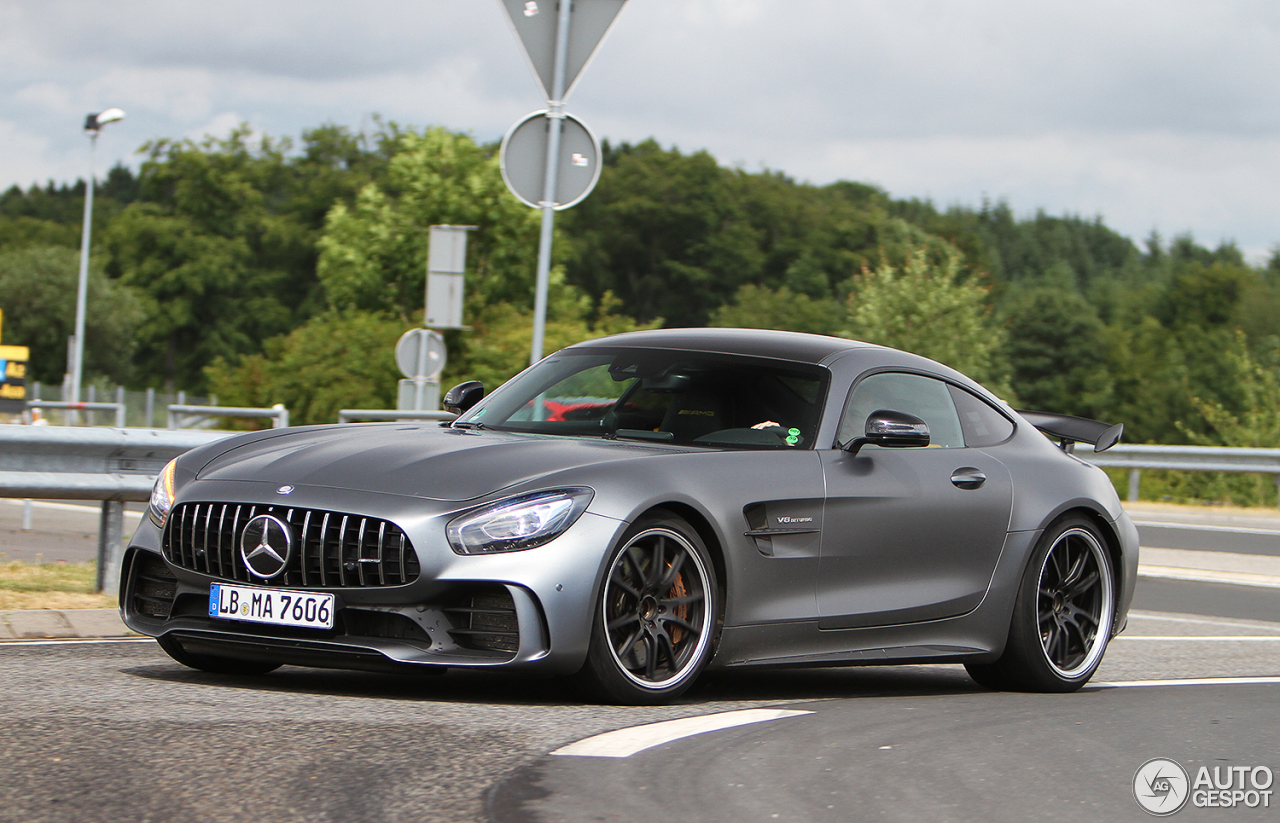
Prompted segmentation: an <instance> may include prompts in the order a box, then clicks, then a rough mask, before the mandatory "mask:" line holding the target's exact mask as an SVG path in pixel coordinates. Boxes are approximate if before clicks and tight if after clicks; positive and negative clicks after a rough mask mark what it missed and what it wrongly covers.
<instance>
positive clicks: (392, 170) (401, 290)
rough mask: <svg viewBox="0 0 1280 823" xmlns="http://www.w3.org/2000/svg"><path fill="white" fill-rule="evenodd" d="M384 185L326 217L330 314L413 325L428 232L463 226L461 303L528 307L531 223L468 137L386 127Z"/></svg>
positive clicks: (534, 237)
mask: <svg viewBox="0 0 1280 823" xmlns="http://www.w3.org/2000/svg"><path fill="white" fill-rule="evenodd" d="M392 128H393V130H392V132H391V133H390V134H389V135H388V136H387V138H386V150H387V151H388V152H389V154H390V161H389V163H388V168H387V172H386V181H385V183H382V184H379V183H369V184H367V185H366V186H365V187H364V188H363V189H362V190H361V191H360V193H359V195H358V196H357V198H356V200H355V203H354V204H353V205H351V206H347V205H346V204H344V203H342V202H339V203H338V204H336V205H335V206H334V207H333V209H332V210H331V211H330V212H329V215H328V217H327V220H326V223H325V231H324V235H323V237H322V238H321V239H320V241H319V248H320V260H319V268H318V272H319V277H320V280H321V282H322V283H323V284H324V288H325V293H326V295H327V299H328V302H329V305H330V306H331V307H334V308H342V309H348V308H350V309H359V310H361V311H383V312H391V313H393V314H395V315H397V316H399V317H401V318H403V319H405V320H408V319H410V318H412V317H415V316H420V315H419V313H420V312H421V311H422V307H423V302H424V295H425V288H426V287H425V282H426V271H427V246H428V238H429V232H428V228H429V227H430V226H432V225H435V224H453V225H472V226H476V227H477V230H476V231H475V232H472V234H471V236H470V238H469V241H468V244H467V255H468V258H469V259H468V265H467V302H468V305H469V306H473V305H485V304H488V303H489V302H493V301H515V302H521V303H524V302H529V303H531V302H532V300H533V275H534V265H535V261H536V255H537V248H538V215H537V212H536V211H535V210H533V209H530V208H528V207H526V206H524V205H521V204H520V202H519V201H517V200H516V199H515V198H514V197H512V196H511V194H510V193H509V192H508V191H507V189H506V186H505V185H504V184H503V182H502V175H501V172H500V170H499V168H498V159H497V157H496V156H495V154H494V153H493V152H492V151H489V150H487V149H485V148H483V147H481V146H477V145H476V143H475V142H474V141H473V140H472V139H471V138H470V137H468V136H466V135H463V134H454V133H452V132H449V131H446V130H444V129H441V128H430V129H427V130H426V131H424V132H421V133H418V132H415V131H413V130H411V129H403V130H401V129H398V128H396V127H394V126H393V127H392Z"/></svg>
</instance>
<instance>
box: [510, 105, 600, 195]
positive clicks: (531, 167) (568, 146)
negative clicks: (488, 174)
mask: <svg viewBox="0 0 1280 823" xmlns="http://www.w3.org/2000/svg"><path fill="white" fill-rule="evenodd" d="M561 122H562V123H563V126H562V127H561V130H560V153H559V161H558V163H557V164H556V165H557V169H556V194H555V198H554V202H555V208H556V209H557V210H559V209H567V208H569V207H570V206H573V205H576V204H578V203H579V202H581V201H582V198H584V197H586V196H587V195H588V194H590V193H591V190H592V189H594V188H595V187H596V181H597V180H599V179H600V143H599V141H597V140H596V136H595V135H594V134H592V133H591V130H590V129H589V128H587V126H586V124H584V123H583V122H582V121H581V120H579V119H578V118H576V117H574V116H573V115H572V114H566V115H564V118H563V120H562V121H561ZM550 124H551V118H550V117H547V110H546V109H542V110H540V111H535V112H534V113H532V114H530V115H528V116H526V117H525V118H524V119H523V120H521V121H519V122H518V123H516V124H515V125H514V126H512V127H511V131H509V132H507V134H506V136H505V137H503V138H502V149H501V151H500V152H499V155H498V156H499V162H500V164H501V167H502V179H503V181H504V182H505V183H506V184H507V188H508V189H510V190H511V193H512V194H514V195H515V196H516V198H517V199H518V200H520V202H522V203H524V204H525V205H526V206H532V207H533V208H535V209H538V208H542V195H543V184H544V182H545V180H546V174H547V144H548V143H550V142H551V135H550Z"/></svg>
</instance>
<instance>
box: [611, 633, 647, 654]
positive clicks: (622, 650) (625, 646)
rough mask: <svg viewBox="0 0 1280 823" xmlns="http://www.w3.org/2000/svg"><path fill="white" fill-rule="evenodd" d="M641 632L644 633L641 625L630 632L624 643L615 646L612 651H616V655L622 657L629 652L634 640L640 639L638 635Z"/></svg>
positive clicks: (634, 642)
mask: <svg viewBox="0 0 1280 823" xmlns="http://www.w3.org/2000/svg"><path fill="white" fill-rule="evenodd" d="M642 634H644V627H643V626H642V627H640V628H637V629H636V630H635V631H634V632H632V633H631V636H630V637H628V638H627V641H626V642H625V643H622V644H621V645H618V646H615V647H614V651H615V652H616V653H617V655H618V657H619V658H622V657H623V656H624V655H626V654H629V653H631V650H632V648H633V647H634V646H635V645H636V641H638V640H639V639H640V635H642Z"/></svg>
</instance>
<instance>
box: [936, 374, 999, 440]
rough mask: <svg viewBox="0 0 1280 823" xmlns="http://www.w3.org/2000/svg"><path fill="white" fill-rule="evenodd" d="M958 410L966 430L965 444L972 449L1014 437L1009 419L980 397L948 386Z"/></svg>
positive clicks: (961, 425) (961, 423) (956, 387)
mask: <svg viewBox="0 0 1280 823" xmlns="http://www.w3.org/2000/svg"><path fill="white" fill-rule="evenodd" d="M947 388H949V389H951V399H952V400H954V401H955V404H956V410H957V411H959V412H960V428H962V429H963V430H964V442H965V445H966V446H970V447H972V448H982V447H983V446H994V445H996V444H997V443H1003V442H1004V441H1006V440H1008V439H1009V437H1010V436H1012V435H1013V423H1011V422H1010V421H1009V418H1007V417H1005V416H1004V415H1003V414H1001V413H1000V412H998V411H996V410H995V409H993V408H991V406H990V405H989V404H988V403H987V402H986V401H985V400H982V399H980V398H978V397H974V396H973V395H972V394H969V392H967V391H965V390H964V389H962V388H959V387H958V386H948V387H947Z"/></svg>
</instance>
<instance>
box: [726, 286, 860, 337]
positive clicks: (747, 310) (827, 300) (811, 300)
mask: <svg viewBox="0 0 1280 823" xmlns="http://www.w3.org/2000/svg"><path fill="white" fill-rule="evenodd" d="M709 325H712V326H722V327H730V328H734V327H736V328H746V329H784V330H787V331H802V332H810V333H811V334H836V333H837V332H839V331H840V330H841V329H842V328H844V325H845V309H844V306H842V305H841V304H840V303H839V302H837V301H836V300H835V299H834V298H832V297H825V296H823V297H810V296H809V295H808V294H803V293H796V292H792V291H791V289H789V288H787V287H786V286H783V287H782V288H779V289H771V288H769V287H768V286H756V285H753V284H750V283H748V284H747V285H745V286H742V287H741V288H739V289H738V293H737V294H736V295H734V299H733V302H732V303H729V304H726V305H723V306H721V307H720V308H718V309H716V310H715V311H714V312H712V313H711V322H710V324H709Z"/></svg>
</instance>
